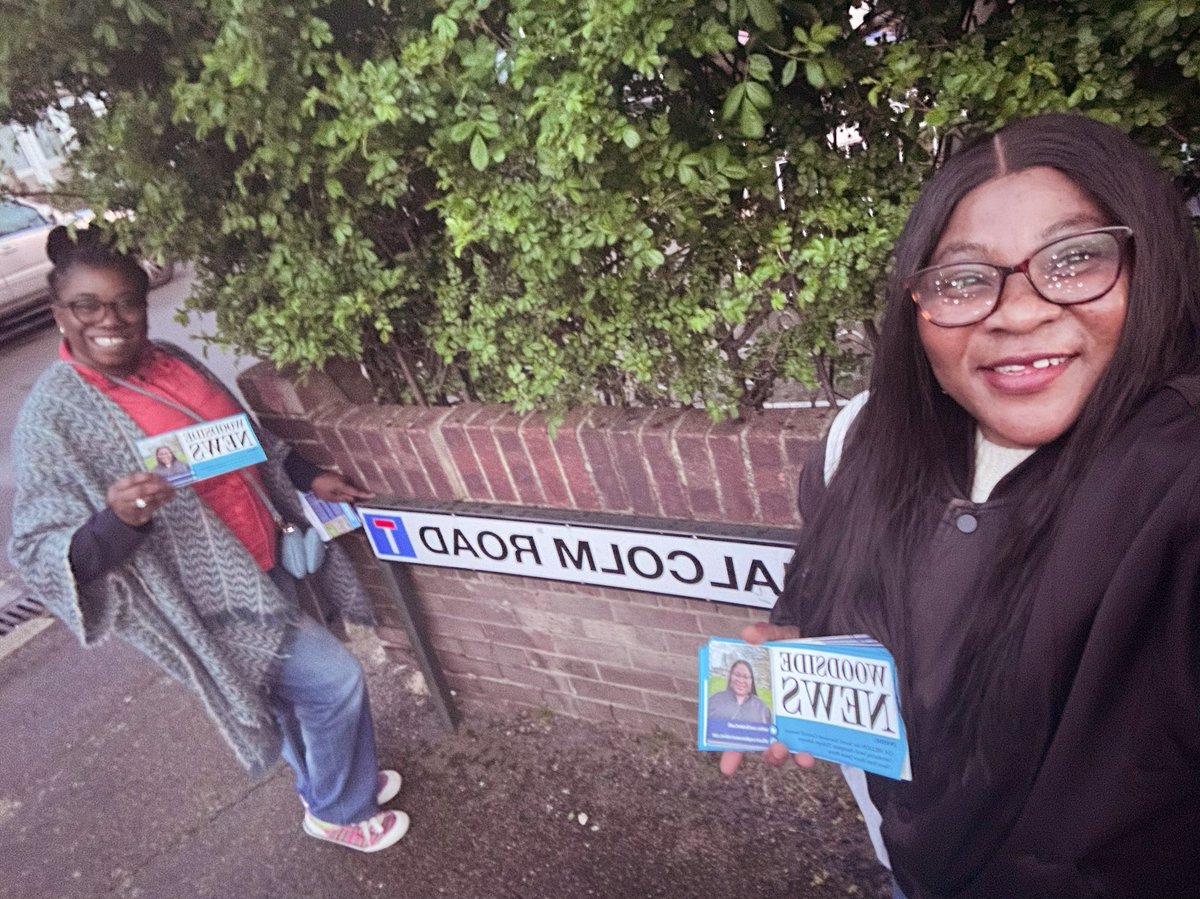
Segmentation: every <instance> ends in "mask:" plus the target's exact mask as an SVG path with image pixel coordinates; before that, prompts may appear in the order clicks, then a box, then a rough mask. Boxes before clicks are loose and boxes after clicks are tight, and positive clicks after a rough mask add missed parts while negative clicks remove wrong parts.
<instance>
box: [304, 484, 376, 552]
mask: <svg viewBox="0 0 1200 899" xmlns="http://www.w3.org/2000/svg"><path fill="white" fill-rule="evenodd" d="M297 492H298V493H300V505H301V506H303V507H304V517H305V518H307V519H308V523H309V524H311V525H312V526H313V528H315V529H316V532H317V533H318V534H319V535H320V536H321V539H322V540H323V541H325V542H326V543H328V542H329V541H330V540H332V539H333V538H334V537H340V536H341V535H342V534H348V533H349V532H350V531H352V530H354V529H355V528H357V527H362V519H361V518H359V517H358V511H357V510H356V509H355V508H354V506H352V505H350V504H349V503H331V502H328V501H326V500H323V499H319V498H318V497H317V496H316V494H314V493H303V492H300V491H297Z"/></svg>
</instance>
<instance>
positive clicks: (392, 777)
mask: <svg viewBox="0 0 1200 899" xmlns="http://www.w3.org/2000/svg"><path fill="white" fill-rule="evenodd" d="M402 782H403V781H402V779H401V777H400V772H399V771H393V770H392V769H391V768H384V769H383V770H382V771H380V772H379V773H378V774H377V775H375V804H376V805H383V804H384V803H387V802H391V801H392V800H393V799H395V798H396V796H397V795H398V794H399V793H400V784H401V783H402Z"/></svg>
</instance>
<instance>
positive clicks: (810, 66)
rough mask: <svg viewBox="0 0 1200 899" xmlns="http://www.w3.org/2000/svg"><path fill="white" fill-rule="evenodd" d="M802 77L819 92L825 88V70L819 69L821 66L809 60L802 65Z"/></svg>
mask: <svg viewBox="0 0 1200 899" xmlns="http://www.w3.org/2000/svg"><path fill="white" fill-rule="evenodd" d="M804 77H805V78H807V79H808V83H809V84H811V85H812V86H813V87H815V88H816V89H817V90H821V89H822V88H823V87H825V70H824V69H823V68H821V64H820V63H819V62H816V61H815V60H811V59H810V60H809V61H808V62H806V63H805V64H804Z"/></svg>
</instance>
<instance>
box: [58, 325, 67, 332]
mask: <svg viewBox="0 0 1200 899" xmlns="http://www.w3.org/2000/svg"><path fill="white" fill-rule="evenodd" d="M58 333H59V334H66V333H67V332H66V330H65V329H64V328H63V326H62V325H59V326H58Z"/></svg>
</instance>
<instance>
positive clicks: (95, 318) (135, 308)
mask: <svg viewBox="0 0 1200 899" xmlns="http://www.w3.org/2000/svg"><path fill="white" fill-rule="evenodd" d="M62 305H64V306H66V307H67V308H68V309H70V310H71V314H72V315H74V316H75V318H76V319H78V321H79V323H80V324H81V325H95V324H99V323H100V322H101V321H102V320H103V319H104V316H105V315H107V314H108V310H110V309H111V310H112V311H113V312H115V313H116V315H117V318H119V319H120V320H121V321H123V322H125V323H126V324H129V325H132V324H136V323H137V322H139V321H141V320H142V319H143V318H145V317H146V301H145V300H144V299H142V298H141V297H133V296H128V297H120V298H119V299H117V300H114V301H113V302H111V303H102V302H100V301H99V300H71V301H70V302H69V303H63V304H62Z"/></svg>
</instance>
